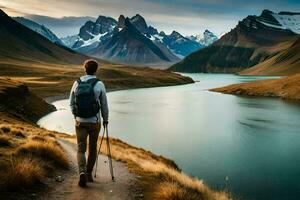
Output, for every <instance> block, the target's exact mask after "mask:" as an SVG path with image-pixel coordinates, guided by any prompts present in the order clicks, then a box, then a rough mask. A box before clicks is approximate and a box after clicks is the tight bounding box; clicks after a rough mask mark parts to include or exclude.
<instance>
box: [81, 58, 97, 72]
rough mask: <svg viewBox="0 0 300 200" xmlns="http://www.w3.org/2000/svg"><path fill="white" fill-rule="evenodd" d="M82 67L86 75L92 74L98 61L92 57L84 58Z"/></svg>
mask: <svg viewBox="0 0 300 200" xmlns="http://www.w3.org/2000/svg"><path fill="white" fill-rule="evenodd" d="M84 68H85V72H86V74H87V75H94V74H95V73H96V71H97V69H98V62H97V61H96V60H92V59H89V60H86V61H85V62H84Z"/></svg>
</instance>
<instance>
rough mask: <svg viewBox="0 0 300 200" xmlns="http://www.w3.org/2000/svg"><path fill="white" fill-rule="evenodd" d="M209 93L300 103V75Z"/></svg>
mask: <svg viewBox="0 0 300 200" xmlns="http://www.w3.org/2000/svg"><path fill="white" fill-rule="evenodd" d="M209 91H212V92H219V93H225V94H233V95H243V96H255V97H272V98H282V99H288V100H293V101H296V102H298V103H299V102H300V74H296V75H293V76H288V77H283V78H280V79H274V80H259V81H254V82H250V83H240V84H232V85H228V86H224V87H219V88H213V89H210V90H209Z"/></svg>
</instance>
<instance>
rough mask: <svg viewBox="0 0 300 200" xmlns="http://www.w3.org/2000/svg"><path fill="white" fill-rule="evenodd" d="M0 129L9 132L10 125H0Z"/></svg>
mask: <svg viewBox="0 0 300 200" xmlns="http://www.w3.org/2000/svg"><path fill="white" fill-rule="evenodd" d="M0 129H1V130H2V132H3V133H9V132H10V127H8V126H3V125H2V126H0Z"/></svg>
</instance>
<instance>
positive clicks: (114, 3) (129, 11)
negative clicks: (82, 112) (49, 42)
mask: <svg viewBox="0 0 300 200" xmlns="http://www.w3.org/2000/svg"><path fill="white" fill-rule="evenodd" d="M0 8H1V9H3V10H4V11H5V12H7V13H8V14H9V15H11V16H27V17H30V18H32V19H34V18H37V17H39V18H41V17H40V16H48V17H51V18H61V17H64V16H77V17H79V16H90V17H97V16H98V15H105V16H111V17H113V18H115V19H117V18H118V16H119V15H120V14H124V15H125V16H133V15H135V14H136V13H139V14H141V15H142V16H144V17H145V19H146V21H147V23H148V24H150V25H152V26H154V27H156V28H158V29H159V30H163V31H165V32H166V33H170V32H171V31H172V30H177V31H179V32H180V33H182V34H183V35H191V34H199V33H202V32H203V31H204V30H205V29H209V30H211V31H213V32H214V33H216V34H217V35H220V34H222V33H225V32H228V31H229V30H230V29H231V28H234V27H235V25H236V24H237V22H238V21H239V20H241V19H242V18H244V17H246V16H247V15H258V14H260V13H261V11H262V10H263V9H270V10H272V11H275V12H279V11H294V12H300V1H299V0H285V1H284V0H264V1H261V0H250V1H244V0H151V1H150V0H84V1H83V0H0ZM36 15H39V16H36ZM51 18H45V17H44V18H43V20H44V21H43V23H44V24H45V25H47V19H48V20H49V21H51V20H52V23H53V19H51ZM54 20H55V19H54ZM49 23H50V22H49ZM52 25H53V24H52ZM78 26H79V25H78ZM50 28H53V27H50ZM72 29H74V24H73V26H72ZM75 29H78V27H77V28H76V26H75ZM53 31H54V32H56V34H58V35H59V36H63V35H66V34H67V35H68V34H71V32H72V31H71V32H70V31H65V33H64V31H63V29H62V28H60V29H55V27H54V30H53ZM73 32H74V33H76V32H78V30H73Z"/></svg>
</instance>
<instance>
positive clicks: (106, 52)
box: [62, 14, 204, 65]
mask: <svg viewBox="0 0 300 200" xmlns="http://www.w3.org/2000/svg"><path fill="white" fill-rule="evenodd" d="M125 19H126V18H125V17H124V16H123V15H120V17H119V18H118V21H116V20H114V19H113V18H110V17H104V16H99V18H98V19H97V20H96V21H95V22H93V21H88V22H86V23H85V24H84V25H83V26H82V27H81V28H80V31H79V34H78V35H74V36H69V37H66V38H63V39H62V40H63V42H64V43H65V45H66V46H68V47H70V48H72V49H74V50H75V51H78V52H81V53H84V54H87V55H93V56H97V57H99V58H104V59H108V60H110V61H114V62H119V63H127V64H128V63H129V64H138V65H144V64H147V65H152V64H156V65H160V64H163V65H170V64H172V63H174V62H178V61H179V60H180V59H182V58H184V57H185V56H187V55H188V54H190V53H192V52H194V51H196V50H198V49H200V48H203V47H204V45H202V44H201V43H200V42H199V41H197V40H193V39H190V38H188V37H184V36H182V35H181V34H180V33H178V32H176V31H173V32H172V33H171V34H169V35H168V34H165V33H164V32H162V31H161V32H158V30H157V29H156V28H154V27H152V26H148V25H147V23H146V20H145V19H144V18H143V17H142V16H141V15H139V14H136V15H135V16H133V17H131V18H128V22H127V26H128V24H129V23H130V24H132V26H133V27H134V28H135V29H136V30H137V31H138V32H139V34H141V35H143V36H144V37H145V38H144V41H146V40H147V41H148V42H146V43H144V45H146V46H143V48H141V46H139V48H141V49H138V50H136V47H134V45H133V44H132V42H130V41H126V42H124V41H125V40H126V39H130V38H134V37H135V36H134V35H136V34H137V32H135V34H134V35H131V36H130V37H128V36H129V35H130V34H128V33H127V35H126V38H122V39H121V38H120V40H118V41H122V42H121V43H120V44H117V43H115V45H117V46H118V47H115V46H114V47H112V46H109V45H108V43H109V44H112V43H111V42H108V41H112V40H114V39H115V38H116V37H123V36H124V35H123V34H119V32H121V31H122V29H123V28H124V27H125ZM98 29H99V30H100V29H101V31H99V30H98ZM131 33H133V32H131ZM116 35H118V36H116ZM113 38H114V39H113ZM118 41H115V42H118ZM129 43H130V44H131V45H130V48H134V49H130V48H129V47H128V46H122V45H125V44H129ZM147 45H150V46H147ZM153 45H154V46H156V47H155V49H156V48H158V49H160V51H161V52H160V54H163V56H162V55H158V54H157V52H153V51H152V50H153ZM116 48H117V49H120V48H123V51H126V53H125V54H126V56H127V57H128V58H124V55H123V57H122V56H120V55H118V53H116V52H114V51H115V50H116ZM125 49H126V50H125ZM145 49H148V50H147V51H145ZM149 49H150V51H149ZM151 49H152V50H151ZM131 53H133V54H132V55H131ZM122 54H124V53H122ZM153 54H155V56H154V55H153ZM163 57H166V58H167V59H165V58H163Z"/></svg>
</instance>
